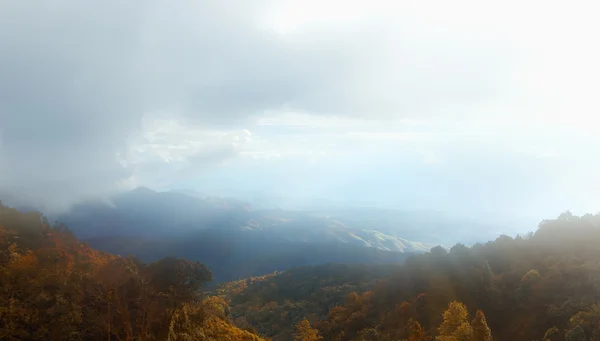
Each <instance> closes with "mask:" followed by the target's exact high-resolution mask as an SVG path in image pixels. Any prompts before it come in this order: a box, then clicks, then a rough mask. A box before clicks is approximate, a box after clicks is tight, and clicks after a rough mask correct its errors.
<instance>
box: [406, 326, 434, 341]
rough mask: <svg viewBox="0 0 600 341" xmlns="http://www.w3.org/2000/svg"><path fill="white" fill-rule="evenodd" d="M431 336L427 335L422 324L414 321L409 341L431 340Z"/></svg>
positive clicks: (410, 329) (409, 333)
mask: <svg viewBox="0 0 600 341" xmlns="http://www.w3.org/2000/svg"><path fill="white" fill-rule="evenodd" d="M429 340H430V338H429V337H428V336H427V335H425V330H424V329H423V327H422V326H421V324H420V323H419V322H417V321H414V322H413V323H412V324H411V325H410V328H409V330H408V341H429Z"/></svg>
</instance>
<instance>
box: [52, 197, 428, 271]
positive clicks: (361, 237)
mask: <svg viewBox="0 0 600 341" xmlns="http://www.w3.org/2000/svg"><path fill="white" fill-rule="evenodd" d="M58 221H60V222H62V223H64V224H65V225H67V226H68V227H69V229H70V230H71V231H73V233H74V234H75V235H76V236H77V237H79V238H81V239H82V240H85V241H86V242H88V243H89V244H90V245H91V246H93V247H95V248H98V249H101V250H105V251H108V252H112V253H117V254H122V255H135V256H137V257H139V258H141V259H142V260H143V261H147V262H150V261H155V260H157V259H159V258H162V257H164V256H167V255H171V256H177V257H185V258H189V259H193V260H199V261H202V262H203V263H205V264H207V265H208V266H209V267H211V268H214V269H215V272H214V274H215V279H216V280H217V281H221V280H232V279H238V278H242V277H246V276H253V275H261V274H265V273H270V272H272V271H275V270H285V269H288V268H291V267H294V266H302V265H316V264H326V263H364V264H377V263H394V262H401V261H403V260H404V259H405V258H406V257H407V255H408V254H409V253H412V252H426V251H428V250H429V249H430V248H431V247H432V246H433V245H431V244H426V243H421V242H414V241H411V240H407V239H405V238H402V237H399V236H393V235H389V234H385V233H382V232H380V231H377V230H373V229H360V228H351V227H349V226H347V225H345V224H343V223H342V222H340V221H339V220H336V219H333V218H331V217H327V216H325V215H323V214H320V213H319V212H299V211H286V210H280V209H275V210H252V209H251V205H249V204H248V203H246V202H243V201H240V200H237V199H233V198H221V197H205V198H198V197H193V196H190V195H188V194H183V193H181V192H156V191H153V190H150V189H148V188H138V189H135V190H133V191H130V192H125V193H121V194H119V195H116V196H114V197H112V198H110V199H109V200H108V201H106V200H104V201H100V200H96V201H88V202H84V203H80V204H78V205H75V206H74V207H73V208H72V209H71V210H70V211H69V212H68V213H66V214H63V215H61V216H60V217H58Z"/></svg>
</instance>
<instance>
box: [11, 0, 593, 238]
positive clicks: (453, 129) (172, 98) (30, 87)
mask: <svg viewBox="0 0 600 341" xmlns="http://www.w3.org/2000/svg"><path fill="white" fill-rule="evenodd" d="M141 4H142V3H141V2H137V1H133V2H122V1H106V2H102V3H81V2H79V1H75V0H58V1H53V2H51V3H27V2H22V1H19V2H8V1H7V2H2V3H1V4H0V23H1V24H0V25H1V26H0V27H1V28H2V29H1V30H0V56H1V57H0V69H1V70H3V71H4V72H3V76H2V77H0V193H6V192H12V193H13V194H15V195H17V196H18V197H21V198H26V199H24V200H25V201H27V200H28V199H27V198H34V199H32V200H33V201H32V202H33V203H35V204H40V203H41V204H43V205H44V206H45V207H47V208H48V209H49V210H64V209H65V208H67V207H68V206H69V205H70V204H72V203H73V202H76V201H77V200H80V199H81V198H88V197H95V196H105V195H109V194H111V193H115V192H117V191H122V190H128V189H132V188H135V187H137V186H147V187H150V188H153V189H158V190H169V189H193V190H198V191H206V192H219V191H220V192H228V193H227V194H228V195H231V196H243V195H244V193H261V194H264V195H267V196H283V197H288V198H322V199H327V200H334V201H346V202H349V201H364V202H372V203H373V204H374V205H380V206H382V207H395V208H405V209H411V210H439V211H444V212H449V213H455V214H458V215H461V216H468V215H472V216H478V217H486V216H487V217H490V218H492V219H493V217H498V218H506V219H522V218H523V217H527V219H532V218H537V219H538V221H539V220H542V219H544V218H553V217H556V216H557V215H558V214H560V213H561V212H564V211H566V210H570V211H572V212H573V213H575V214H579V215H581V214H584V213H597V212H598V211H600V197H599V196H598V195H597V193H599V190H600V173H599V172H598V171H597V170H598V169H599V168H600V161H599V160H598V158H597V157H595V155H597V154H598V153H599V152H600V134H598V133H597V131H596V130H597V128H596V126H597V125H598V124H599V123H600V121H599V120H598V115H597V113H598V112H599V109H600V106H599V104H598V101H597V100H596V99H595V97H596V93H597V90H598V85H597V80H598V77H599V76H600V67H599V66H598V63H597V60H599V59H600V58H599V57H600V51H599V49H598V48H597V46H596V45H595V44H592V43H591V42H593V41H595V34H594V33H593V32H596V31H598V29H599V28H600V27H598V26H600V23H598V22H597V20H595V17H594V13H596V11H594V9H597V8H595V6H594V4H585V3H582V4H581V7H578V6H576V5H573V6H569V7H568V8H563V7H562V6H560V5H559V4H552V3H548V2H544V3H541V2H540V4H541V5H539V6H538V4H537V2H534V3H527V4H524V3H522V2H516V1H508V2H502V3H501V4H500V3H498V4H487V3H486V4H482V3H480V2H476V1H466V0H464V1H459V2H458V3H457V2H453V3H446V2H436V3H435V4H434V5H430V4H424V3H423V4H421V3H419V4H399V3H396V2H390V1H380V0H375V1H370V2H368V3H364V2H360V3H359V2H348V1H344V2H342V1H333V0H331V1H319V2H317V1H292V0H289V1H271V0H260V1H252V2H248V1H237V0H231V1H224V2H218V3H217V2H204V1H199V2H198V1H181V2H178V3H176V4H174V3H168V4H167V3H162V2H158V1H146V2H144V3H143V6H140V5H141ZM531 17H535V19H536V20H535V21H532V20H531ZM1 199H2V198H0V200H1ZM532 228H534V227H533V226H532Z"/></svg>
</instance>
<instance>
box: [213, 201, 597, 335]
mask: <svg viewBox="0 0 600 341" xmlns="http://www.w3.org/2000/svg"><path fill="white" fill-rule="evenodd" d="M599 241H600V214H597V215H590V214H588V215H585V216H582V217H577V216H573V215H572V214H570V213H565V214H563V215H561V216H560V217H558V218H557V219H551V220H544V221H543V222H542V223H541V224H540V225H539V227H538V229H537V230H536V231H535V232H534V233H531V234H529V235H527V236H516V237H514V238H513V237H509V236H501V237H499V238H496V239H495V240H493V241H490V242H487V243H485V244H476V245H474V246H472V247H466V246H464V245H462V244H457V245H455V246H454V247H452V248H451V249H450V250H449V251H448V250H445V249H443V248H434V249H432V250H431V252H428V253H423V254H419V255H413V256H411V257H410V258H408V259H407V260H406V261H405V262H404V263H402V264H394V265H387V266H382V265H367V266H356V265H352V266H350V265H321V266H312V267H301V268H295V269H290V270H288V271H285V272H281V273H274V274H270V275H267V276H261V277H254V278H248V279H244V280H240V281H235V282H230V283H224V284H222V285H221V287H220V288H219V289H218V290H216V291H215V294H217V295H220V296H221V297H223V298H224V299H225V300H226V301H227V302H229V303H230V305H231V312H232V316H233V318H234V321H235V323H236V324H237V325H238V326H244V328H247V329H251V330H256V331H257V332H259V333H260V334H262V335H265V336H267V337H272V338H273V340H280V341H291V340H293V339H294V335H297V333H298V331H299V329H300V328H298V325H299V324H300V323H303V324H306V322H302V321H304V320H305V319H306V320H308V321H309V325H310V326H311V327H312V328H314V330H315V333H318V334H319V335H320V336H321V337H322V338H323V340H348V341H357V340H361V341H365V340H385V341H392V340H469V341H492V340H515V341H530V340H544V341H546V340H551V341H552V340H556V341H558V340H567V341H573V340H577V341H592V340H600V327H599V326H600V303H598V298H599V297H600V286H599V285H598V283H600V262H599V261H598V260H600V243H599Z"/></svg>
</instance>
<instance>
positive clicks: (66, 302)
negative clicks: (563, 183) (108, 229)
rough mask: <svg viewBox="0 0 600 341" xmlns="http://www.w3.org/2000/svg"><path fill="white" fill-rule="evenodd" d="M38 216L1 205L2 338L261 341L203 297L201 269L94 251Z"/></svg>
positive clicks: (222, 305)
mask: <svg viewBox="0 0 600 341" xmlns="http://www.w3.org/2000/svg"><path fill="white" fill-rule="evenodd" d="M41 218H42V217H41V215H40V214H39V213H38V212H29V213H23V212H19V211H17V210H15V209H11V208H8V207H5V206H2V205H0V307H1V308H0V339H1V340H32V341H35V340H173V341H177V340H232V341H233V340H243V341H261V340H263V339H262V338H261V337H259V336H258V335H256V334H255V333H252V332H250V331H247V330H242V329H240V328H237V327H235V326H234V325H233V323H232V322H233V321H232V320H231V316H230V314H229V307H228V306H227V303H226V302H225V301H224V300H223V299H221V298H218V297H214V296H213V297H208V296H205V295H203V293H202V292H203V291H204V289H203V288H204V285H205V284H206V282H208V281H210V280H211V278H212V274H211V272H210V269H208V268H207V267H206V266H205V265H203V264H201V263H198V262H191V261H189V260H185V259H177V258H172V257H168V258H163V259H160V260H158V261H156V262H153V263H150V264H143V263H141V262H139V261H138V260H137V259H133V258H123V257H120V256H117V255H112V254H107V253H105V252H100V251H98V250H95V249H93V248H90V247H89V246H88V245H86V244H85V243H82V242H81V241H79V240H77V238H75V237H74V236H73V234H72V233H71V232H70V231H69V230H67V229H64V228H63V227H62V226H54V227H52V226H50V225H48V224H47V222H46V221H45V220H44V219H41Z"/></svg>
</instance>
